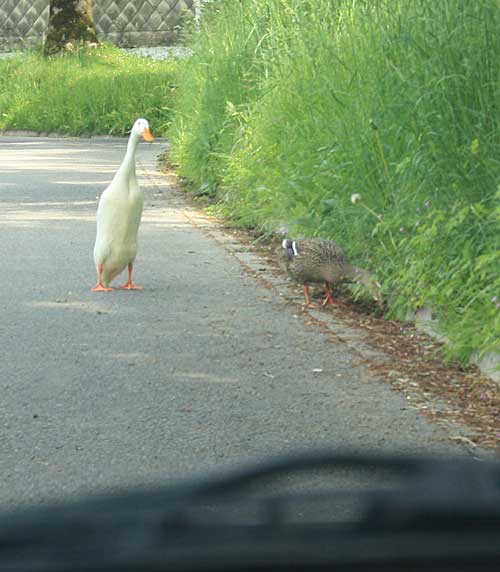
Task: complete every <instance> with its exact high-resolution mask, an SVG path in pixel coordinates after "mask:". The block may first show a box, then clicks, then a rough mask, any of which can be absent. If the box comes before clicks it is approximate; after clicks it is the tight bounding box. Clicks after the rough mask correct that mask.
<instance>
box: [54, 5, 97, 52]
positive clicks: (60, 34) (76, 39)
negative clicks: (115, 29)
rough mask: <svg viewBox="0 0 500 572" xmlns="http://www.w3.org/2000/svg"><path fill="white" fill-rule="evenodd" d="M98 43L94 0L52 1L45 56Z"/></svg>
mask: <svg viewBox="0 0 500 572" xmlns="http://www.w3.org/2000/svg"><path fill="white" fill-rule="evenodd" d="M93 42H96V43H97V34H96V31H95V26H94V19H93V16H92V0H50V11H49V29H48V31H47V37H46V38H45V45H44V54H45V55H46V56H50V55H53V54H56V53H58V52H61V51H63V50H70V49H72V48H73V47H76V46H78V45H82V44H88V43H93Z"/></svg>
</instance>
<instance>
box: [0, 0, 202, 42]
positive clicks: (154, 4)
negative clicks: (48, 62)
mask: <svg viewBox="0 0 500 572" xmlns="http://www.w3.org/2000/svg"><path fill="white" fill-rule="evenodd" d="M196 4H197V2H196V0H93V7H94V21H95V25H96V28H97V31H98V33H99V37H100V38H101V39H103V40H108V41H111V42H114V43H116V44H119V45H122V46H152V45H168V44H172V43H173V42H174V41H175V38H176V36H177V33H178V27H179V25H181V23H182V19H183V17H184V15H185V14H186V12H191V13H193V12H194V9H195V5H196ZM48 19H49V0H0V50H3V51H5V50H8V49H12V48H19V47H22V46H23V45H32V44H36V43H41V42H42V41H43V38H44V35H45V32H46V30H47V24H48Z"/></svg>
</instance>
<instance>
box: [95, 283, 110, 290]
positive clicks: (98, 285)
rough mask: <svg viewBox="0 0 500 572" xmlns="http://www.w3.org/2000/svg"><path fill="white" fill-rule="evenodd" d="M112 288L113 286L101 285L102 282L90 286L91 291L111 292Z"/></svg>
mask: <svg viewBox="0 0 500 572" xmlns="http://www.w3.org/2000/svg"><path fill="white" fill-rule="evenodd" d="M112 290H114V288H111V287H110V286H103V285H102V284H100V283H99V284H97V285H96V286H94V287H93V288H92V290H91V291H92V292H111V291H112Z"/></svg>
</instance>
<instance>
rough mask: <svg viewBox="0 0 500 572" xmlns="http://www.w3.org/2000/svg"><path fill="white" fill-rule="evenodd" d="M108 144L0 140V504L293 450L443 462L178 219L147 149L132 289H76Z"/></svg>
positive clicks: (315, 337)
mask: <svg viewBox="0 0 500 572" xmlns="http://www.w3.org/2000/svg"><path fill="white" fill-rule="evenodd" d="M125 144H126V142H125V141H123V140H118V139H92V140H77V139H66V140H57V139H52V138H47V139H45V138H13V137H3V138H0V202H1V209H0V245H1V247H0V248H1V250H0V256H1V258H0V260H1V268H2V272H1V273H0V309H1V321H0V348H1V365H0V369H1V371H0V374H1V375H0V395H1V399H0V474H1V475H2V479H1V482H2V486H1V487H0V507H7V506H12V505H16V504H18V503H26V502H30V503H31V502H35V503H38V502H44V501H46V500H47V499H59V498H63V497H67V496H69V495H73V494H74V493H85V492H89V491H102V490H115V489H117V488H120V487H124V486H127V485H136V484H149V483H159V482H168V481H170V480H171V479H174V478H175V479H177V478H178V477H181V476H184V475H192V474H193V473H194V474H199V473H202V472H204V471H207V470H209V471H212V470H214V469H215V468H222V467H228V466H234V465H238V464H240V463H242V462H247V461H250V460H255V459H260V458H262V457H268V456H269V455H271V454H274V453H283V452H284V451H291V450H294V449H296V448H302V447H315V446H325V445H326V446H334V447H337V446H340V447H362V448H372V447H376V448H380V447H382V448H385V449H393V448H395V449H397V450H400V451H417V450H431V449H432V450H447V449H448V447H449V445H448V443H447V441H446V437H445V435H443V434H442V433H441V432H440V431H438V430H437V429H435V428H434V427H432V426H431V425H430V424H429V423H428V422H427V421H426V420H425V419H424V418H423V417H421V416H419V415H418V413H417V412H416V411H414V410H412V409H411V408H408V407H407V404H406V403H405V401H404V398H403V396H401V395H400V394H398V393H397V392H395V391H393V390H392V389H391V388H390V386H389V385H386V384H384V383H381V382H379V381H376V380H375V379H374V378H372V377H371V376H370V374H369V372H367V371H366V370H365V369H364V368H363V367H362V366H360V365H357V360H356V358H355V357H354V356H353V355H352V354H351V353H350V351H349V349H348V348H347V346H344V345H343V344H341V343H339V344H333V343H332V341H331V339H330V338H329V337H328V336H327V335H325V334H324V333H322V332H321V331H317V330H315V329H314V328H311V327H310V326H309V325H308V324H307V323H306V321H305V320H304V319H303V318H302V317H301V316H300V315H299V316H297V315H296V314H294V313H293V312H291V311H290V310H289V308H288V307H286V305H285V304H284V303H283V301H282V299H281V298H280V296H279V295H278V294H277V293H276V292H273V291H272V290H269V289H267V288H265V287H264V286H262V284H260V283H259V281H257V280H255V278H254V277H252V276H251V275H250V274H249V273H248V272H246V271H245V269H244V268H243V266H242V265H241V264H240V262H239V261H238V260H237V259H236V258H235V257H234V256H233V255H232V254H231V253H230V252H229V251H228V249H227V248H226V247H225V246H224V244H222V243H221V242H220V241H215V240H213V239H212V238H210V236H209V235H207V233H206V232H204V230H203V228H199V227H198V226H197V225H193V224H192V223H191V216H190V214H189V212H188V210H187V209H186V207H185V205H183V203H182V201H181V200H179V198H178V193H176V192H173V191H172V189H170V188H169V186H168V184H167V182H166V180H165V179H164V178H163V177H162V176H161V175H159V174H158V173H157V172H156V160H155V157H156V155H157V154H158V153H159V152H160V151H161V150H162V148H163V147H164V143H162V142H158V143H154V144H153V145H146V144H144V143H141V144H140V147H139V151H138V178H139V181H140V183H141V184H142V188H143V190H144V193H145V211H144V218H143V223H142V226H141V230H140V244H139V253H138V257H137V260H136V267H135V280H136V281H137V282H138V283H139V284H141V285H142V286H143V287H144V290H143V291H140V292H138V291H134V292H125V291H116V292H111V293H92V292H91V291H90V289H91V287H92V286H94V284H95V278H96V277H95V269H94V266H93V260H92V248H93V242H94V234H95V211H96V205H97V197H98V195H99V193H100V192H101V191H102V190H103V189H104V188H105V186H106V184H107V183H108V182H109V181H110V179H111V177H112V175H113V173H114V172H115V170H116V168H117V167H118V165H119V163H120V161H121V158H122V156H123V153H124V149H125ZM315 369H316V370H318V369H319V370H321V371H316V372H315V371H314V370H315Z"/></svg>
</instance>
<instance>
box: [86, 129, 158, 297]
mask: <svg viewBox="0 0 500 572" xmlns="http://www.w3.org/2000/svg"><path fill="white" fill-rule="evenodd" d="M141 137H143V138H144V139H145V140H146V141H153V140H154V139H153V136H152V135H151V131H150V130H149V124H148V122H147V121H146V120H145V119H138V120H137V121H136V122H135V123H134V125H133V127H132V132H131V133H130V137H129V140H128V145H127V152H126V153H125V157H124V159H123V162H122V164H121V165H120V168H119V169H118V171H117V172H116V174H115V176H114V177H113V180H112V181H111V183H110V184H109V186H108V187H107V188H106V189H105V190H104V191H103V193H102V195H101V198H100V199H99V205H98V208H97V234H96V240H95V245H94V262H95V265H96V269H97V275H98V281H97V285H96V287H95V288H94V289H93V290H94V291H99V290H109V289H111V288H110V287H109V285H110V283H111V281H112V280H113V278H115V277H116V276H118V274H120V273H121V272H123V270H125V268H127V267H128V271H129V279H128V282H127V283H126V284H125V285H124V286H123V287H124V288H128V289H133V288H138V287H137V286H134V285H133V284H132V267H133V263H134V260H135V256H136V254H137V233H138V231H139V225H140V223H141V216H142V207H143V198H142V192H141V190H140V189H139V185H138V184H137V178H136V174H135V153H136V149H137V145H138V143H139V140H140V138H141Z"/></svg>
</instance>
